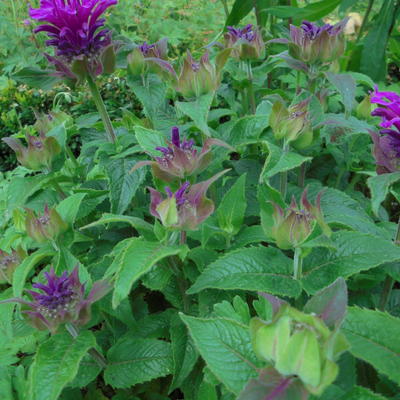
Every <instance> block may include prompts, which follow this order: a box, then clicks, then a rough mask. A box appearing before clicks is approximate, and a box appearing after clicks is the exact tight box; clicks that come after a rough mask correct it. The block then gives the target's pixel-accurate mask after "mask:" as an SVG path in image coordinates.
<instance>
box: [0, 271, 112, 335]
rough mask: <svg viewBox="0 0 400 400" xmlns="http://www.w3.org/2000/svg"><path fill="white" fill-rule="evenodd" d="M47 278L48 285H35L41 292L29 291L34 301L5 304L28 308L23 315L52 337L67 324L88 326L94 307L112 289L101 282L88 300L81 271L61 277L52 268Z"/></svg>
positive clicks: (18, 299) (91, 292)
mask: <svg viewBox="0 0 400 400" xmlns="http://www.w3.org/2000/svg"><path fill="white" fill-rule="evenodd" d="M44 275H45V277H46V280H47V283H44V284H43V283H35V284H33V285H32V286H33V288H34V289H38V291H34V290H27V292H28V293H29V294H30V296H31V297H32V299H33V300H32V301H30V302H29V301H26V300H24V299H21V298H12V299H8V300H4V301H2V303H5V302H7V303H11V302H17V303H21V304H23V305H25V306H26V307H27V309H26V310H23V312H24V313H26V314H27V315H28V316H29V318H30V320H31V322H32V324H33V326H35V328H37V329H40V330H47V329H48V330H50V331H51V332H52V333H55V332H56V331H57V328H58V327H59V325H60V324H63V323H67V322H69V323H73V324H75V325H84V324H86V323H87V322H88V321H89V320H90V315H91V314H90V307H91V305H92V304H93V303H94V302H95V301H97V300H99V299H101V298H102V297H103V296H104V295H106V294H107V292H108V291H109V290H110V289H111V286H110V284H109V283H108V282H106V281H97V282H95V283H94V284H93V287H92V290H91V291H90V292H89V294H88V296H87V297H85V285H84V284H82V283H80V281H79V276H78V268H77V267H75V268H74V270H73V271H72V272H71V273H70V274H68V272H66V271H64V272H63V274H62V275H61V276H57V275H56V274H55V271H54V269H53V268H51V269H50V272H45V273H44Z"/></svg>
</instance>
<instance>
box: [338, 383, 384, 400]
mask: <svg viewBox="0 0 400 400" xmlns="http://www.w3.org/2000/svg"><path fill="white" fill-rule="evenodd" d="M338 400H386V397H383V396H381V395H380V394H376V393H373V392H371V391H370V390H368V389H367V388H365V387H362V386H354V388H353V389H351V390H350V391H349V392H347V393H346V394H344V395H343V396H341V397H340V398H339V399H338Z"/></svg>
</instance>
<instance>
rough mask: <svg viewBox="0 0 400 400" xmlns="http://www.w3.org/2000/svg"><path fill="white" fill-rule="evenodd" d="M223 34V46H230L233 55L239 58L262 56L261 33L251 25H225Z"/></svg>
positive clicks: (263, 50)
mask: <svg viewBox="0 0 400 400" xmlns="http://www.w3.org/2000/svg"><path fill="white" fill-rule="evenodd" d="M227 29H228V32H227V33H226V34H225V36H224V37H225V47H226V48H232V49H233V51H232V54H233V56H234V57H236V58H239V59H240V60H258V59H260V58H263V57H264V54H265V45H264V42H263V40H262V37H261V34H260V32H259V31H258V30H257V29H254V28H253V25H251V24H249V25H246V26H245V27H244V28H242V29H240V28H234V27H232V26H228V27H227Z"/></svg>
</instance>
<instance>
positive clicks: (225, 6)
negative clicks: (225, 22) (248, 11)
mask: <svg viewBox="0 0 400 400" xmlns="http://www.w3.org/2000/svg"><path fill="white" fill-rule="evenodd" d="M221 2H222V4H223V5H224V11H225V16H226V18H228V16H229V8H228V3H227V1H226V0H221Z"/></svg>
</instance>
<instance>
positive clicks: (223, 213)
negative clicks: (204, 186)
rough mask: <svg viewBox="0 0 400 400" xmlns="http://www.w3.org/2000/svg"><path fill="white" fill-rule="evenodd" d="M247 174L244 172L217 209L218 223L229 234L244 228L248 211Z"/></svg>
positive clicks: (234, 233)
mask: <svg viewBox="0 0 400 400" xmlns="http://www.w3.org/2000/svg"><path fill="white" fill-rule="evenodd" d="M245 189H246V174H243V175H241V176H240V177H239V179H238V180H237V181H236V182H235V184H234V185H233V186H232V187H231V188H230V189H229V190H228V191H227V192H226V193H225V195H224V197H223V198H222V200H221V203H220V204H219V207H218V210H217V217H218V224H219V226H220V228H222V229H223V230H224V231H225V232H227V233H228V234H229V235H236V233H238V232H239V231H240V229H241V228H242V224H243V219H244V215H245V212H246V206H247V204H246V196H245Z"/></svg>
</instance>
